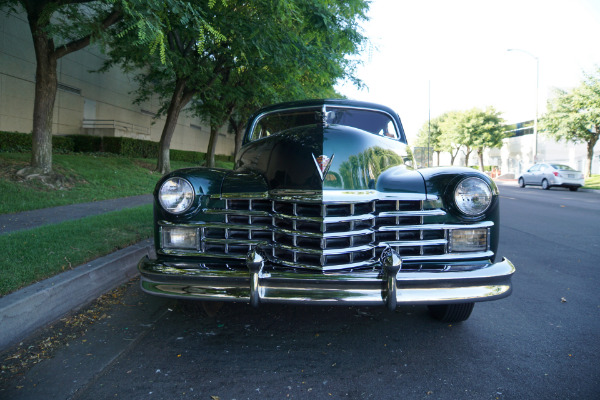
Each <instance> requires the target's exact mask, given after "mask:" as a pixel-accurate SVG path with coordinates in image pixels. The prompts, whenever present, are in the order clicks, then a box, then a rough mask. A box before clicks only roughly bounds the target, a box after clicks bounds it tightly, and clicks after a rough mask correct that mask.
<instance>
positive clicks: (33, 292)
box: [0, 239, 153, 351]
mask: <svg viewBox="0 0 600 400" xmlns="http://www.w3.org/2000/svg"><path fill="white" fill-rule="evenodd" d="M152 248H153V242H152V240H151V239H146V240H144V241H142V242H139V243H137V244H135V245H133V246H129V247H127V248H125V249H121V250H119V251H116V252H114V253H112V254H109V255H107V256H104V257H100V258H98V259H96V260H94V261H92V262H89V263H87V264H83V265H80V266H78V267H76V268H74V269H72V270H70V271H67V272H63V273H61V274H58V275H56V276H53V277H52V278H48V279H46V280H44V281H41V282H38V283H35V284H33V285H30V286H27V287H25V288H23V289H21V290H19V291H17V292H14V293H11V294H9V295H7V296H4V297H2V298H0V326H1V327H2V329H0V351H3V350H5V349H6V348H8V347H9V346H11V345H13V344H15V343H17V342H19V341H20V340H23V339H24V338H26V337H27V336H29V335H30V334H32V333H33V332H34V331H36V330H37V329H39V328H41V327H43V326H45V325H47V324H49V323H51V322H54V321H56V320H57V319H59V318H60V317H62V316H63V315H65V314H66V313H68V312H69V311H72V310H75V309H79V308H81V307H83V306H85V305H87V304H89V303H90V302H91V301H93V300H95V299H96V298H98V297H99V296H100V295H102V294H103V293H105V292H107V291H109V290H111V289H113V288H115V287H116V286H118V285H120V284H122V283H124V282H127V281H128V280H130V279H131V278H133V277H134V276H136V275H137V264H138V261H139V260H140V259H141V258H142V257H143V256H144V255H151V252H152V251H153V249H152Z"/></svg>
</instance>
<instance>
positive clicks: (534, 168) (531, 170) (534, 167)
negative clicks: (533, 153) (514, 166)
mask: <svg viewBox="0 0 600 400" xmlns="http://www.w3.org/2000/svg"><path fill="white" fill-rule="evenodd" d="M539 169H540V166H539V165H538V164H536V165H534V166H533V167H531V168H529V172H535V171H537V170H539Z"/></svg>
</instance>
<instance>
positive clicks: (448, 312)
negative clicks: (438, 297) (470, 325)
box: [427, 303, 475, 323]
mask: <svg viewBox="0 0 600 400" xmlns="http://www.w3.org/2000/svg"><path fill="white" fill-rule="evenodd" d="M473 307H475V303H455V304H435V305H431V306H427V308H429V315H431V317H432V318H434V319H437V320H438V321H441V322H452V323H454V322H462V321H466V320H467V319H469V317H470V316H471V312H473Z"/></svg>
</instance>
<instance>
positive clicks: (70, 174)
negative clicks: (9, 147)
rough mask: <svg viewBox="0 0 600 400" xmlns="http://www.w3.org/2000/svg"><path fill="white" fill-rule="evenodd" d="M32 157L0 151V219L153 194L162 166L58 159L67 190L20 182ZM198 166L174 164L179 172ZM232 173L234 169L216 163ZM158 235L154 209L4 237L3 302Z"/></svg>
mask: <svg viewBox="0 0 600 400" xmlns="http://www.w3.org/2000/svg"><path fill="white" fill-rule="evenodd" d="M29 159H30V155H29V154H28V153H0V214H6V213H13V212H20V211H26V210H34V209H40V208H47V207H54V206H60V205H67V204H77V203H85V202H90V201H96V200H106V199H114V198H119V197H127V196H135V195H140V194H147V193H152V191H153V190H154V186H155V185H156V182H157V181H158V179H159V178H160V174H158V173H156V172H153V170H154V168H155V165H156V160H148V159H128V158H124V157H119V156H114V155H90V154H55V155H54V156H53V165H54V170H55V172H58V173H60V174H62V175H64V176H65V177H66V178H67V185H66V187H65V188H64V189H61V190H57V189H49V188H48V187H45V186H44V185H42V184H41V183H40V182H39V181H36V180H31V181H22V180H19V179H17V178H16V177H15V173H16V171H18V170H19V169H21V168H23V167H25V166H27V165H28V163H29ZM191 166H195V165H194V164H191V163H185V162H172V163H171V167H172V168H173V169H177V168H184V167H191ZM217 166H218V167H223V168H232V163H220V164H219V163H218V165H217ZM151 236H152V206H151V205H148V206H142V207H136V208H130V209H126V210H121V211H115V212H111V213H107V214H104V215H98V216H92V217H87V218H83V219H80V220H74V221H67V222H63V223H60V224H56V225H49V226H42V227H39V228H34V229H29V230H25V231H18V232H13V233H8V234H4V235H0V249H1V252H2V257H0V296H4V295H6V294H8V293H11V292H13V291H15V290H18V289H20V288H22V287H24V286H27V285H30V284H32V283H34V282H37V281H39V280H42V279H45V278H48V277H51V276H53V275H56V274H58V273H60V272H62V271H64V270H67V269H70V268H75V267H77V266H78V265H81V264H83V263H86V262H89V261H91V260H94V259H96V258H98V257H101V256H104V255H107V254H110V253H112V252H114V251H116V250H118V249H122V248H125V247H127V246H129V245H131V244H134V243H137V242H139V241H140V240H143V239H146V238H149V237H151Z"/></svg>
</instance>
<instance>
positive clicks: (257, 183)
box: [139, 100, 515, 322]
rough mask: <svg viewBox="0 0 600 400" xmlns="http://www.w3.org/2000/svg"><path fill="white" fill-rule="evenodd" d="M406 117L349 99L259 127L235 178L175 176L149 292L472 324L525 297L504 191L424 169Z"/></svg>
mask: <svg viewBox="0 0 600 400" xmlns="http://www.w3.org/2000/svg"><path fill="white" fill-rule="evenodd" d="M407 150H408V148H407V144H406V137H405V135H404V131H403V129H402V125H401V122H400V119H399V117H398V115H397V114H396V113H395V112H393V111H392V110H391V109H389V108H387V107H384V106H380V105H376V104H371V103H364V102H356V101H348V100H314V101H302V102H293V103H284V104H278V105H275V106H270V107H267V108H264V109H262V110H260V111H258V112H257V113H256V114H255V115H254V116H253V117H251V119H250V121H249V123H248V127H247V130H246V135H245V138H244V145H243V147H242V149H241V151H240V152H239V154H238V155H237V158H236V161H235V169H234V170H233V171H232V170H226V169H216V168H189V169H182V170H178V171H175V172H172V173H170V174H168V175H166V176H164V177H163V178H162V179H161V180H160V181H159V182H158V184H157V186H156V191H155V193H154V195H155V205H154V223H155V236H154V240H155V245H156V254H157V257H156V259H149V258H147V257H145V258H144V259H142V260H141V261H140V263H139V270H140V272H141V285H142V288H143V290H144V291H146V292H148V293H150V294H154V295H159V296H168V297H175V298H179V299H195V300H213V301H241V302H249V303H250V304H252V305H253V306H258V305H259V304H260V303H268V302H275V303H301V304H306V303H311V304H337V305H387V307H388V308H389V309H391V310H394V309H395V308H396V307H397V306H398V305H399V304H426V305H428V306H429V310H430V313H431V315H432V316H433V317H435V318H437V319H439V320H442V321H445V322H456V321H463V320H466V319H467V318H468V317H469V316H470V314H471V311H472V310H473V304H474V303H475V302H479V301H487V300H496V299H500V298H503V297H506V296H508V295H509V294H510V292H511V275H512V274H513V272H514V270H515V269H514V267H513V265H512V264H511V263H510V261H508V260H506V259H504V260H502V261H499V262H495V259H496V250H497V248H498V235H499V226H498V222H499V218H498V212H499V205H498V203H499V200H498V189H497V187H496V185H495V184H494V182H493V181H492V180H490V179H489V177H488V176H486V175H485V174H482V173H480V172H478V171H476V170H473V169H469V168H455V167H451V168H427V169H419V170H415V169H413V167H412V159H411V158H410V157H409V156H408V151H407Z"/></svg>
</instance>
